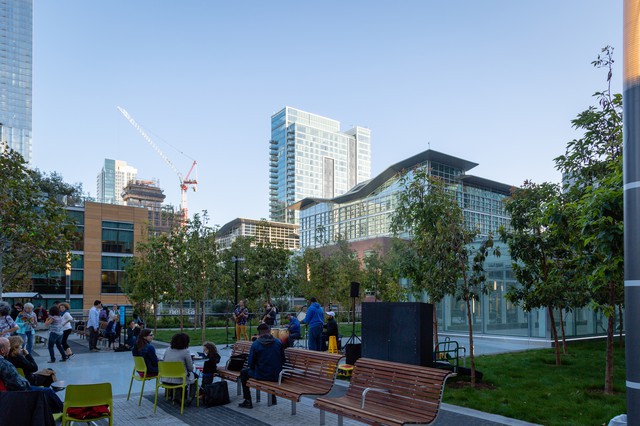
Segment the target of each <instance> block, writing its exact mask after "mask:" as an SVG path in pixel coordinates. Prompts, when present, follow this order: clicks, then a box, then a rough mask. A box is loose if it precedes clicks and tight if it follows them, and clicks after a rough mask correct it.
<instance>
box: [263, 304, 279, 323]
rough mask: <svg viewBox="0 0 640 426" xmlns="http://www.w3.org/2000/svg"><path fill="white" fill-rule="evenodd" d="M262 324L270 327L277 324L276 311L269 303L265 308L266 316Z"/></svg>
mask: <svg viewBox="0 0 640 426" xmlns="http://www.w3.org/2000/svg"><path fill="white" fill-rule="evenodd" d="M262 322H263V323H265V324H267V325H268V326H269V327H271V326H273V325H274V324H275V322H276V310H275V308H274V307H273V306H272V305H271V303H269V302H267V303H266V304H265V306H264V316H263V317H262Z"/></svg>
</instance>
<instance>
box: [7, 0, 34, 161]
mask: <svg viewBox="0 0 640 426" xmlns="http://www.w3.org/2000/svg"><path fill="white" fill-rule="evenodd" d="M32 52H33V1H32V0H11V1H2V2H0V123H1V132H2V133H1V135H0V137H1V141H2V142H6V143H7V144H8V146H9V147H10V148H12V149H13V150H14V151H17V152H19V153H20V154H22V156H23V157H24V159H25V160H26V161H28V162H31V116H32V105H31V102H32V84H31V82H32V77H31V76H32V68H33V67H32V65H33V60H32V57H33V55H32Z"/></svg>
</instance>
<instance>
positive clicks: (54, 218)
mask: <svg viewBox="0 0 640 426" xmlns="http://www.w3.org/2000/svg"><path fill="white" fill-rule="evenodd" d="M0 150H1V152H0V296H1V295H2V291H3V290H4V289H5V288H20V287H23V288H24V287H26V286H28V285H30V281H31V275H32V274H37V273H45V272H47V271H49V270H54V269H58V270H60V269H63V268H65V267H66V265H67V264H69V262H70V260H71V258H70V250H71V249H72V248H73V245H74V243H75V242H76V241H78V239H79V235H78V234H77V232H76V227H75V224H73V223H72V222H71V220H70V219H69V216H68V215H67V213H66V211H65V209H64V205H63V204H62V203H61V202H60V201H59V200H60V197H58V195H60V194H62V193H64V192H65V191H68V192H69V193H70V194H73V193H74V191H73V190H72V189H71V187H70V186H69V185H66V184H64V183H63V182H62V179H61V178H59V177H58V176H57V175H55V179H50V178H48V177H47V176H46V175H41V174H39V173H38V172H35V171H33V170H30V169H29V168H28V166H27V163H26V162H25V161H24V159H23V158H22V156H21V155H20V154H19V153H17V152H15V151H13V150H11V149H8V148H7V149H4V148H1V147H0Z"/></svg>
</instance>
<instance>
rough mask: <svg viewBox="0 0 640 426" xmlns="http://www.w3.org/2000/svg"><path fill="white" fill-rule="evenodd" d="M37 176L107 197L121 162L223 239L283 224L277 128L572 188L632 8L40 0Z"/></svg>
mask: <svg viewBox="0 0 640 426" xmlns="http://www.w3.org/2000/svg"><path fill="white" fill-rule="evenodd" d="M33 3H34V4H33V13H34V20H33V24H34V27H33V28H34V30H33V44H34V48H33V161H32V163H33V165H34V166H35V167H38V168H39V169H40V170H43V171H46V172H53V171H56V172H58V173H60V174H61V175H62V176H63V178H64V179H65V181H67V182H69V183H81V184H82V185H83V189H84V191H85V192H87V193H89V194H90V195H91V196H94V197H95V196H96V195H97V189H96V177H97V175H98V173H99V172H100V170H101V168H102V166H103V165H104V160H105V158H109V159H117V160H124V161H126V162H127V163H128V164H129V165H131V166H133V167H136V168H137V169H138V178H139V179H159V181H160V186H161V187H162V188H163V189H164V191H165V194H166V196H167V200H166V201H167V202H169V203H171V204H174V205H175V206H178V205H179V204H180V188H179V178H178V175H177V173H176V172H175V171H174V170H173V169H171V168H170V167H169V166H168V165H167V164H166V163H165V161H164V160H163V159H162V158H161V157H160V155H158V154H157V153H156V152H155V151H154V150H153V149H152V148H151V147H150V146H149V145H148V144H147V142H146V141H145V140H144V139H143V138H142V136H141V135H140V134H139V133H138V132H137V131H136V129H135V128H134V127H133V126H131V124H130V123H129V122H128V121H127V120H126V119H125V118H124V117H123V116H122V114H120V112H119V111H118V110H117V109H116V107H117V106H121V107H122V108H124V109H125V110H127V111H128V112H129V113H130V114H131V116H132V117H133V118H134V119H135V120H136V121H137V122H138V123H140V125H141V126H142V127H143V128H144V129H145V131H146V132H148V134H149V135H150V137H151V138H152V140H153V141H154V142H155V143H156V145H157V146H158V147H159V148H160V149H161V150H162V151H163V152H164V153H165V155H166V156H167V158H169V159H170V160H171V162H172V163H173V164H174V165H175V166H176V169H177V170H178V171H179V172H180V173H181V174H182V175H183V177H184V176H185V175H186V174H187V172H188V171H189V168H190V167H191V164H192V162H193V161H194V160H195V161H197V163H198V166H197V179H198V182H199V183H198V190H197V192H192V191H189V193H188V207H189V214H190V215H193V214H194V213H202V212H203V211H205V210H206V211H207V212H208V215H209V224H210V225H224V224H226V223H227V222H229V221H231V220H233V219H235V218H237V217H243V218H250V219H261V218H268V217H269V188H268V187H269V139H270V118H271V115H272V114H274V113H276V112H278V111H279V110H281V109H282V108H283V107H284V106H291V107H294V108H298V109H302V110H304V111H308V112H312V113H315V114H319V115H322V116H325V117H329V118H332V119H335V120H338V121H340V122H341V125H342V130H347V129H349V128H351V127H353V126H355V125H358V126H364V127H368V128H370V129H371V159H372V168H371V177H372V178H373V177H375V176H376V175H378V174H379V173H381V172H382V171H383V170H385V169H386V168H387V167H389V166H391V165H392V164H395V163H397V162H399V161H402V160H404V159H406V158H408V157H411V156H413V155H415V154H418V153H420V152H422V151H424V150H427V149H429V148H431V149H433V150H436V151H440V152H444V153H446V154H450V155H453V156H456V157H460V158H463V159H465V160H469V161H472V162H475V163H479V165H478V166H477V167H475V168H474V169H472V170H470V171H469V172H468V173H469V174H473V175H477V176H481V177H484V178H487V179H492V180H495V181H498V182H502V183H507V184H510V185H515V186H519V185H522V183H523V182H524V180H526V179H530V180H533V181H535V182H544V181H553V182H558V181H559V180H560V174H559V172H557V170H556V169H555V167H554V166H555V163H554V161H553V159H554V158H555V157H557V156H559V155H562V154H563V153H564V151H565V147H566V144H567V142H569V141H571V140H572V139H574V138H576V137H579V136H580V133H578V132H576V131H575V130H574V129H572V127H571V120H572V119H573V118H575V117H576V115H577V114H578V113H580V112H581V111H583V110H585V109H587V108H588V107H589V106H590V105H594V104H595V100H594V98H593V97H592V95H593V94H594V93H595V92H597V91H601V90H604V89H605V88H606V71H605V70H602V69H596V68H594V67H593V66H592V65H591V62H592V61H593V60H595V59H596V58H597V56H598V54H599V53H600V52H601V49H602V48H603V47H604V46H606V45H611V46H613V47H614V48H615V56H614V59H615V60H616V63H615V64H614V78H613V82H612V88H613V91H614V92H616V93H620V92H621V91H622V47H623V46H622V1H621V0H619V1H615V0H562V1H558V0H483V1H480V0H449V1H441V0H438V1H435V0H421V1H394V2H391V1H358V0H349V1H346V0H338V1H336V0H324V1H321V2H320V1H315V2H312V1H300V0H298V1H258V0H255V1H249V0H246V1H245V0H237V1H214V0H180V1H178V0H135V1H132V0H108V1H107V0H101V1H97V0H96V1H86V0H55V1H53V0H33Z"/></svg>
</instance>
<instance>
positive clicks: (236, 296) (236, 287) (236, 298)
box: [231, 256, 244, 307]
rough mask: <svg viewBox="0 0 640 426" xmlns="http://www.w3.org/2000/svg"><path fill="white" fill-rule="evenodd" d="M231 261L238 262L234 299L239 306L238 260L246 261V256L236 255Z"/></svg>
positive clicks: (235, 304)
mask: <svg viewBox="0 0 640 426" xmlns="http://www.w3.org/2000/svg"><path fill="white" fill-rule="evenodd" d="M231 261H232V262H233V263H235V264H236V275H235V280H234V281H235V293H234V294H235V297H234V300H233V303H234V307H235V306H238V262H244V257H235V256H233V257H232V258H231Z"/></svg>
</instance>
